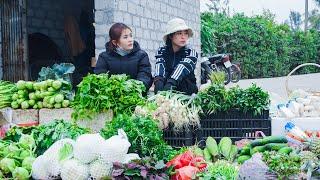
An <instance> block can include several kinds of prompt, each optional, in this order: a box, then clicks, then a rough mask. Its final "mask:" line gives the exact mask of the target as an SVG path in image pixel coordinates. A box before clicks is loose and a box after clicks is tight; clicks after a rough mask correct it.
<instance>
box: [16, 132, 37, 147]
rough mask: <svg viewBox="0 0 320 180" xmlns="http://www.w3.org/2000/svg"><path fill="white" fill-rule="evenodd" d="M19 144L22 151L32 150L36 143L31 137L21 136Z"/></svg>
mask: <svg viewBox="0 0 320 180" xmlns="http://www.w3.org/2000/svg"><path fill="white" fill-rule="evenodd" d="M19 144H20V146H21V147H23V148H24V149H30V148H31V149H33V148H34V147H36V142H35V140H34V138H33V136H32V135H26V134H22V135H21V137H20V139H19Z"/></svg>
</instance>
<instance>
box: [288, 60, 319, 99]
mask: <svg viewBox="0 0 320 180" xmlns="http://www.w3.org/2000/svg"><path fill="white" fill-rule="evenodd" d="M304 66H316V67H318V68H320V65H319V64H316V63H304V64H301V65H299V66H297V67H296V68H294V69H293V70H292V71H291V72H290V73H289V74H288V75H287V77H286V81H285V86H286V92H287V95H288V97H289V96H290V94H291V93H292V90H291V89H290V88H289V86H288V81H289V77H290V76H291V75H292V74H293V73H294V72H295V71H296V70H298V69H300V68H302V67H304ZM307 92H309V93H310V94H312V95H314V96H320V91H319V90H317V91H311V90H307Z"/></svg>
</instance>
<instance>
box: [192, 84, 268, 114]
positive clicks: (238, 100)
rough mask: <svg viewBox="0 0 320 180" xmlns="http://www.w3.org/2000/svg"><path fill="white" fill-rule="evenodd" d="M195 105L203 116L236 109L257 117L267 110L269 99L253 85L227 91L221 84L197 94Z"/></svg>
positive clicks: (266, 94) (213, 85) (265, 93)
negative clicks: (251, 113)
mask: <svg viewBox="0 0 320 180" xmlns="http://www.w3.org/2000/svg"><path fill="white" fill-rule="evenodd" d="M196 103H197V104H198V105H200V106H201V108H202V110H203V112H204V113H205V114H212V113H216V112H227V111H229V110H230V109H237V110H240V111H242V112H244V113H246V112H248V111H250V112H253V114H254V115H257V114H261V113H262V112H263V110H266V109H268V108H269V105H270V98H269V94H268V93H267V92H265V91H263V90H262V89H261V88H260V87H258V86H257V85H255V84H252V85H251V86H250V87H249V88H247V89H241V88H239V87H234V88H230V89H229V90H228V89H226V88H225V87H224V86H223V85H222V84H212V85H211V86H210V87H209V88H208V89H206V90H205V91H203V92H200V93H198V97H197V98H196Z"/></svg>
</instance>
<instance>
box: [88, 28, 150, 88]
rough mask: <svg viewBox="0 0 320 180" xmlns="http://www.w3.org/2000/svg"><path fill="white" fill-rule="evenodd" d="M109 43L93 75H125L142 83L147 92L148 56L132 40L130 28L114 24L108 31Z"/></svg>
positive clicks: (148, 85)
mask: <svg viewBox="0 0 320 180" xmlns="http://www.w3.org/2000/svg"><path fill="white" fill-rule="evenodd" d="M109 37H110V41H109V42H107V43H106V51H105V52H102V53H101V54H100V55H99V58H98V61H97V65H96V67H95V69H94V73H95V74H100V73H107V72H108V73H109V74H126V75H129V76H130V78H132V79H136V80H139V81H142V82H143V84H144V85H145V87H146V90H147V91H148V90H149V88H150V86H151V85H152V75H151V64H150V62H149V57H148V54H147V53H146V52H145V51H144V50H142V49H140V46H139V44H138V42H136V41H134V40H133V37H132V31H131V29H130V27H128V26H127V25H125V24H123V23H115V24H114V25H112V26H111V28H110V30H109Z"/></svg>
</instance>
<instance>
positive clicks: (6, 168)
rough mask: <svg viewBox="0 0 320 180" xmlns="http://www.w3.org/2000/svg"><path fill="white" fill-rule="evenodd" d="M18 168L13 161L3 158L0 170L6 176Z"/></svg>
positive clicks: (0, 162)
mask: <svg viewBox="0 0 320 180" xmlns="http://www.w3.org/2000/svg"><path fill="white" fill-rule="evenodd" d="M15 168H16V163H15V162H14V160H13V159H10V158H3V159H2V160H1V161H0V169H1V170H2V172H3V173H4V174H8V173H10V172H12V171H14V169H15Z"/></svg>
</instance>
